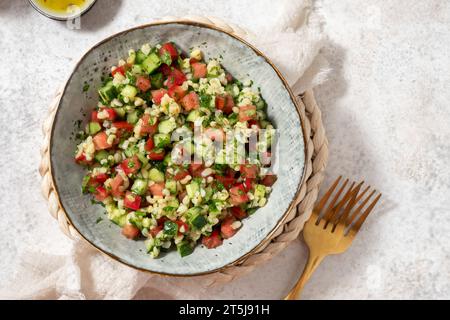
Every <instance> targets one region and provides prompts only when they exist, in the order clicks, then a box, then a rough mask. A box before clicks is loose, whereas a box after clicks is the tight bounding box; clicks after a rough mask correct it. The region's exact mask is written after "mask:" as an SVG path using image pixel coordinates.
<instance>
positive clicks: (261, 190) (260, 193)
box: [255, 184, 266, 199]
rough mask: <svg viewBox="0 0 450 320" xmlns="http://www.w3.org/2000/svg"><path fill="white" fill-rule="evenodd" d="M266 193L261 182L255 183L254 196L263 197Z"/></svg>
mask: <svg viewBox="0 0 450 320" xmlns="http://www.w3.org/2000/svg"><path fill="white" fill-rule="evenodd" d="M265 195H266V187H265V186H264V185H262V184H257V185H256V187H255V198H259V199H261V198H264V196H265Z"/></svg>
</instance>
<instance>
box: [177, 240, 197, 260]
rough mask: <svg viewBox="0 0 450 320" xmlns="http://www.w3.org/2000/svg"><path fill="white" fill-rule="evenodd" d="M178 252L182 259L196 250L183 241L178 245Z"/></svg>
mask: <svg viewBox="0 0 450 320" xmlns="http://www.w3.org/2000/svg"><path fill="white" fill-rule="evenodd" d="M177 251H178V253H179V254H180V256H181V257H186V256H188V255H190V254H191V253H192V252H194V248H192V246H191V245H190V244H189V242H187V241H181V242H180V243H179V244H177Z"/></svg>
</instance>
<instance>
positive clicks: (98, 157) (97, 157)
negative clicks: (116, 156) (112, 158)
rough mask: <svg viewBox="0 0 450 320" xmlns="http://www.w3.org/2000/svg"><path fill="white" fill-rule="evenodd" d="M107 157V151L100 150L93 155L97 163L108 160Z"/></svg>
mask: <svg viewBox="0 0 450 320" xmlns="http://www.w3.org/2000/svg"><path fill="white" fill-rule="evenodd" d="M108 156H109V153H108V151H106V150H100V151H98V152H97V153H96V154H95V156H94V158H95V160H97V162H100V161H102V160H104V159H108Z"/></svg>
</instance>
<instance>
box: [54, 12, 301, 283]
mask: <svg viewBox="0 0 450 320" xmlns="http://www.w3.org/2000/svg"><path fill="white" fill-rule="evenodd" d="M169 24H179V25H188V26H196V27H200V28H206V29H212V30H215V31H218V32H222V33H225V34H227V35H228V36H230V37H232V38H234V39H236V40H238V41H240V42H241V43H243V44H244V45H246V46H248V47H249V48H250V49H252V50H253V51H254V52H255V54H256V55H258V56H260V57H262V58H263V59H264V61H265V62H267V63H268V64H269V65H270V66H271V67H272V69H273V70H274V71H275V73H276V74H277V76H278V77H279V79H280V80H281V82H282V84H283V85H284V87H285V89H286V90H287V92H288V93H289V96H290V98H291V100H292V102H293V104H294V106H295V110H296V111H297V115H298V117H299V120H300V129H301V131H302V136H303V145H304V148H303V153H304V165H303V170H302V177H301V179H300V182H299V184H298V186H297V190H296V192H295V194H294V197H293V198H292V201H291V203H290V204H289V206H288V208H287V209H286V211H285V212H284V213H283V215H282V216H281V217H280V219H279V220H278V221H277V223H276V225H275V226H274V227H273V229H272V230H271V231H270V232H269V233H268V234H267V235H266V236H265V237H264V239H262V240H261V241H260V242H259V243H258V244H257V245H256V246H255V247H254V248H252V249H251V250H250V251H248V252H247V253H245V254H244V255H242V256H241V257H239V258H237V259H236V260H234V261H232V262H229V263H227V264H225V265H223V266H221V267H218V268H215V269H212V270H208V271H203V272H195V273H188V274H183V273H170V272H159V271H153V270H149V269H145V268H141V267H138V266H136V265H134V264H132V263H130V262H127V261H124V260H123V259H121V258H120V257H118V256H117V255H115V254H114V253H111V252H106V251H104V250H103V249H101V248H100V247H99V246H97V245H96V244H94V243H93V242H91V241H90V240H89V239H87V238H86V237H85V236H84V235H83V234H82V232H80V231H79V230H78V228H77V227H76V226H75V225H74V224H73V222H72V220H71V218H70V216H69V215H68V214H67V212H66V209H65V208H64V205H63V203H62V201H61V199H60V197H59V192H58V187H57V184H56V181H55V177H54V176H53V161H52V157H51V155H52V146H53V143H52V138H53V135H54V129H55V122H56V118H57V116H58V113H59V111H60V105H61V102H62V98H63V97H64V94H65V92H66V89H67V86H68V84H69V82H70V80H71V79H72V77H73V75H74V73H75V71H76V70H77V69H78V67H79V65H80V64H81V62H82V61H83V60H84V58H85V57H86V56H87V55H88V54H90V53H91V52H92V51H93V50H94V49H96V48H97V47H99V46H100V45H102V44H104V43H106V42H108V41H110V40H111V39H113V38H115V37H118V36H120V35H123V34H126V33H128V32H132V31H135V30H139V29H145V28H148V27H152V26H159V25H169ZM305 121H306V119H305V117H304V116H303V115H302V113H301V112H300V106H299V103H298V101H297V97H296V96H295V94H294V93H293V92H292V89H291V87H290V86H289V84H288V83H287V81H286V79H285V78H284V76H283V75H282V73H281V72H280V71H279V70H278V68H277V67H276V66H275V65H274V63H273V62H272V61H271V60H270V59H269V58H268V57H267V56H266V55H264V54H263V53H262V52H261V51H260V50H259V49H257V48H256V47H255V46H253V45H252V44H250V43H249V42H247V41H246V40H244V39H243V38H241V37H240V36H238V35H236V34H234V33H232V32H229V31H227V30H224V29H222V28H220V27H217V26H215V25H212V24H208V23H203V22H197V21H191V20H186V19H179V20H178V19H177V20H169V21H156V22H151V23H147V24H143V25H139V26H136V27H132V28H129V29H126V30H123V31H120V32H117V33H114V34H112V35H110V36H108V37H106V38H104V39H103V40H101V41H99V42H97V43H96V44H94V45H93V46H92V47H91V48H89V49H88V50H87V51H86V52H85V53H84V54H83V55H82V56H81V57H80V58H79V59H78V61H77V63H76V64H75V66H74V68H73V69H72V71H71V73H70V76H69V77H68V79H67V80H66V82H65V83H64V86H63V87H62V89H61V95H60V97H59V101H58V103H57V108H56V110H55V114H54V116H53V121H52V127H51V131H50V136H49V152H48V154H49V164H50V165H49V173H50V178H51V182H52V184H53V189H54V192H55V196H56V199H57V201H58V204H59V206H60V208H61V210H62V212H63V213H64V216H65V217H66V218H67V220H68V221H69V223H70V225H71V226H72V227H73V228H74V229H75V230H76V232H77V233H78V234H79V235H80V236H81V238H82V239H84V240H85V241H86V242H87V243H88V244H90V245H91V246H92V247H94V248H95V249H97V250H98V251H99V252H101V253H102V254H104V255H106V256H108V257H110V258H112V259H113V260H115V261H118V262H120V263H122V264H124V265H126V266H128V267H131V268H133V269H135V270H138V271H143V272H146V273H150V274H157V275H161V276H167V277H175V278H184V277H194V276H201V275H207V274H212V273H216V272H220V271H222V270H224V269H227V268H230V267H232V266H236V265H238V264H239V263H240V262H242V261H243V260H245V259H246V258H248V257H249V256H251V255H253V254H254V253H255V252H257V251H258V250H259V249H260V248H261V247H263V246H264V245H265V244H266V243H267V242H268V241H270V240H271V239H272V237H273V235H274V234H275V233H276V231H277V230H278V229H279V228H280V227H281V226H282V225H283V224H284V222H285V220H286V218H287V217H288V215H289V212H291V210H292V209H293V208H294V207H295V206H296V205H297V199H298V198H299V195H300V190H301V186H302V185H303V184H304V183H305V178H306V166H307V147H308V144H307V140H306V134H307V132H306V128H305V125H304V123H305Z"/></svg>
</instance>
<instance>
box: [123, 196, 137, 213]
mask: <svg viewBox="0 0 450 320" xmlns="http://www.w3.org/2000/svg"><path fill="white" fill-rule="evenodd" d="M123 206H124V207H126V208H128V209H131V210H134V211H136V210H139V208H140V207H141V197H140V196H138V195H136V194H134V193H132V192H130V191H127V193H126V194H125V197H124V199H123Z"/></svg>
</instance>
